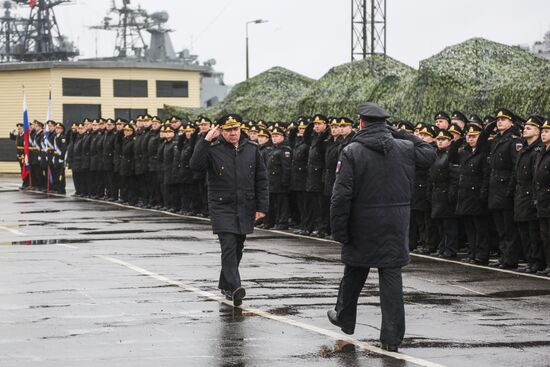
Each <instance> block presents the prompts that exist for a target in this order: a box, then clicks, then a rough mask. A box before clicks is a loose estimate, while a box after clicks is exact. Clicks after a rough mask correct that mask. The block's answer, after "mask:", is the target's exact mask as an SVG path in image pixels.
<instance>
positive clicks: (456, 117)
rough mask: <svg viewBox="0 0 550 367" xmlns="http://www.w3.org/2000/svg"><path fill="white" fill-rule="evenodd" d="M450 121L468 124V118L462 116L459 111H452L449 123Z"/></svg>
mask: <svg viewBox="0 0 550 367" xmlns="http://www.w3.org/2000/svg"><path fill="white" fill-rule="evenodd" d="M452 120H458V121H462V122H464V123H465V124H466V123H468V118H467V117H466V115H465V114H463V113H462V112H460V111H453V113H452V116H451V121H452Z"/></svg>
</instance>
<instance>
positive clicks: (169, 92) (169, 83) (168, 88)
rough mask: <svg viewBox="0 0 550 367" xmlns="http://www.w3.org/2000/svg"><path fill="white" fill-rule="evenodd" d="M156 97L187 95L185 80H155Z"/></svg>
mask: <svg viewBox="0 0 550 367" xmlns="http://www.w3.org/2000/svg"><path fill="white" fill-rule="evenodd" d="M157 97H178V98H181V97H183V98H187V97H189V83H188V82H187V81H173V80H157Z"/></svg>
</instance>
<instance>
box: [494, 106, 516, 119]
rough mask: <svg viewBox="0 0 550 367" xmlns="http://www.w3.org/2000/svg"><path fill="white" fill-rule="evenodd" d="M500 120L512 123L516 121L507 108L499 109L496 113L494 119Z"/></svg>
mask: <svg viewBox="0 0 550 367" xmlns="http://www.w3.org/2000/svg"><path fill="white" fill-rule="evenodd" d="M500 118H504V119H508V120H511V121H512V122H515V121H516V116H515V115H514V113H513V112H512V111H510V110H509V109H507V108H501V109H499V110H498V111H497V115H496V119H497V120H498V119H500Z"/></svg>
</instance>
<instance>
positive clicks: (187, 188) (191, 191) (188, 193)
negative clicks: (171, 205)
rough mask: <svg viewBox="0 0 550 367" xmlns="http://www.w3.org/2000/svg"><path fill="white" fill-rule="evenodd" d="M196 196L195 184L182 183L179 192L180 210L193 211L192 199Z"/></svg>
mask: <svg viewBox="0 0 550 367" xmlns="http://www.w3.org/2000/svg"><path fill="white" fill-rule="evenodd" d="M196 196H197V186H196V185H194V184H193V183H184V184H182V192H181V210H183V211H184V212H188V213H191V212H193V201H194V200H195V197H196Z"/></svg>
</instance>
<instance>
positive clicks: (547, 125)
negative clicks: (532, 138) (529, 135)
mask: <svg viewBox="0 0 550 367" xmlns="http://www.w3.org/2000/svg"><path fill="white" fill-rule="evenodd" d="M540 128H541V129H550V119H546V120H544V124H542V126H541V127H540Z"/></svg>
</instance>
